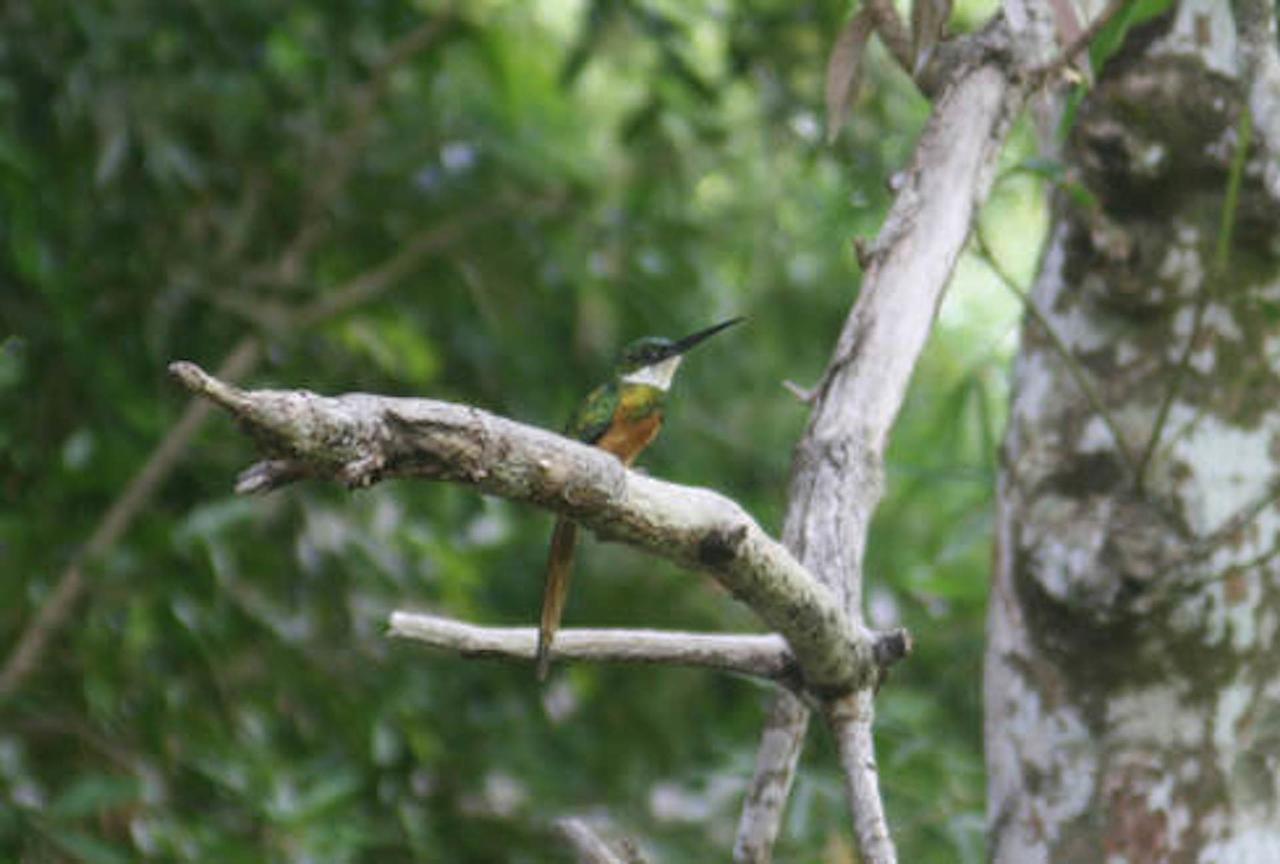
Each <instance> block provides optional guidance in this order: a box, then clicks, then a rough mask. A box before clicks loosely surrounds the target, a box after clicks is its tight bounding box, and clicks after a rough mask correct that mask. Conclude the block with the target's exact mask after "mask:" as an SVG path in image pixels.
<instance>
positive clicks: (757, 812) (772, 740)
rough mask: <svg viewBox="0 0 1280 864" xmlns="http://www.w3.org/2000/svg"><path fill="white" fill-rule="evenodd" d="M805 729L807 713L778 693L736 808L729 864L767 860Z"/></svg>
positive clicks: (793, 699)
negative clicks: (735, 831)
mask: <svg viewBox="0 0 1280 864" xmlns="http://www.w3.org/2000/svg"><path fill="white" fill-rule="evenodd" d="M808 729H809V709H808V708H806V707H805V704H804V703H803V702H802V701H800V699H799V698H797V697H796V696H795V694H793V693H789V692H786V691H782V690H780V691H778V693H777V694H775V695H774V697H773V704H772V705H770V707H769V714H768V716H767V717H766V718H765V722H764V732H763V734H762V735H761V736H760V746H759V747H758V748H757V749H756V767H755V773H754V774H753V775H752V777H751V782H750V783H749V784H748V786H747V795H746V799H745V800H744V801H743V803H742V816H741V817H740V818H739V819H738V834H737V838H736V839H735V840H734V843H733V860H734V861H735V862H739V864H745V862H765V861H768V860H770V858H771V857H772V856H773V844H774V843H776V842H777V840H778V831H779V829H781V827H782V811H783V809H785V808H786V806H787V797H788V796H789V795H790V794H791V784H792V783H793V782H794V780H795V774H796V764H797V763H798V762H799V760H800V751H801V750H802V749H803V746H804V736H805V732H806V731H808Z"/></svg>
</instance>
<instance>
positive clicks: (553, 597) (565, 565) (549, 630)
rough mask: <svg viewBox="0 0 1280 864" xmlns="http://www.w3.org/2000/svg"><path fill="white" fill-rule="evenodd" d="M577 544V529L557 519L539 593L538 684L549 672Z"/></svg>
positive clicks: (565, 521)
mask: <svg viewBox="0 0 1280 864" xmlns="http://www.w3.org/2000/svg"><path fill="white" fill-rule="evenodd" d="M577 540H578V526H577V525H576V524H574V523H573V522H570V521H569V520H568V519H557V520H556V530H555V531H554V532H553V533H552V535H551V550H550V551H549V552H548V553H547V585H546V588H544V589H543V592H542V623H541V625H540V626H539V627H538V655H537V660H538V680H539V681H545V680H546V678H547V671H548V670H549V669H550V668H551V640H552V639H554V638H555V635H556V629H557V628H559V626H560V616H561V615H562V614H563V613H564V603H565V600H566V598H568V596H569V577H570V576H571V575H572V573H573V547H574V544H575V543H576V542H577Z"/></svg>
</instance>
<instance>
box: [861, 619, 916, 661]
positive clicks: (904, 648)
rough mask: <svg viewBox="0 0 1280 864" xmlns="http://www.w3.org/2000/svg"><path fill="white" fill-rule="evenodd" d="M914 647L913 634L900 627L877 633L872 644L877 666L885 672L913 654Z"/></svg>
mask: <svg viewBox="0 0 1280 864" xmlns="http://www.w3.org/2000/svg"><path fill="white" fill-rule="evenodd" d="M912 647H913V646H912V642H911V634H910V633H908V632H907V631H906V630H904V629H903V628H901V627H899V628H897V629H895V630H886V631H885V632H883V633H877V634H876V635H875V640H874V641H873V642H872V644H871V653H872V656H873V657H875V660H876V666H878V667H880V669H881V671H884V670H887V669H888V668H889V667H890V666H892V665H893V664H895V663H897V662H898V661H899V660H902V659H904V658H906V656H907V655H908V654H910V653H911V649H912Z"/></svg>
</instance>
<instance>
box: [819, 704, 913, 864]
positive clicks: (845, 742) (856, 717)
mask: <svg viewBox="0 0 1280 864" xmlns="http://www.w3.org/2000/svg"><path fill="white" fill-rule="evenodd" d="M873 698H874V697H873V696H872V694H870V693H866V692H862V693H850V694H849V695H847V696H842V697H840V698H837V699H831V700H828V701H827V702H826V703H824V705H823V718H824V719H825V720H826V722H827V728H828V729H829V730H830V731H831V735H832V737H833V738H834V739H835V742H836V751H837V752H838V753H839V755H840V768H841V771H842V772H843V774H844V786H845V797H846V798H847V799H848V802H849V810H850V816H851V817H852V819H853V833H854V837H855V839H856V840H857V848H858V852H859V855H860V856H861V857H860V860H861V861H862V862H863V864H896V862H897V860H898V853H897V851H896V850H895V849H894V846H893V839H892V838H891V837H890V836H889V822H888V820H887V819H886V818H885V814H884V802H883V801H882V800H881V797H880V776H879V770H878V769H877V768H876V755H875V747H874V744H873V742H872V735H871V723H872V715H873V709H872V700H873Z"/></svg>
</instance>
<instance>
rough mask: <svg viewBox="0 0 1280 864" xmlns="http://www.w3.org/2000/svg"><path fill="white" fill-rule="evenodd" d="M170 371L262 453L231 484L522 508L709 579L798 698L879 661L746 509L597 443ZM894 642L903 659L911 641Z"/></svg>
mask: <svg viewBox="0 0 1280 864" xmlns="http://www.w3.org/2000/svg"><path fill="white" fill-rule="evenodd" d="M170 370H171V372H172V374H173V375H174V376H175V377H176V378H177V379H178V380H179V381H180V382H181V383H182V384H183V385H184V386H186V387H187V388H188V389H189V390H191V391H192V392H193V393H198V394H201V395H203V396H206V397H207V398H209V399H211V400H213V401H214V402H216V403H217V404H219V405H221V406H222V407H224V408H226V409H227V410H229V411H230V412H231V413H233V414H234V415H235V416H236V417H237V419H238V420H239V421H240V425H241V426H242V428H245V429H246V430H247V431H248V432H249V434H251V435H252V436H253V437H254V438H255V439H256V440H257V442H258V444H259V446H260V448H261V449H262V450H263V451H264V452H265V453H266V454H267V455H269V456H271V457H273V458H270V459H268V460H266V461H264V462H260V463H258V464H256V465H255V466H253V467H251V468H250V469H249V470H248V471H247V472H246V473H245V474H243V475H242V476H241V480H240V483H239V485H238V488H239V489H240V490H241V491H261V490H265V489H270V488H275V487H276V486H279V485H282V484H284V483H290V482H294V481H296V480H299V479H302V478H304V477H314V478H323V479H333V480H338V481H340V482H342V483H345V484H347V485H348V486H352V487H358V486H366V485H369V484H372V483H375V482H378V481H379V480H381V479H384V478H387V477H410V476H411V477H420V478H425V479H432V480H443V481H448V482H455V483H463V484H467V485H470V486H473V487H474V488H476V489H477V490H479V491H481V492H486V493H489V494H492V495H498V496H501V497H505V498H510V499H513V500H519V501H525V502H527V503H531V504H535V505H538V506H540V507H544V508H547V509H550V510H554V511H556V512H559V513H562V514H564V515H566V516H569V517H571V518H573V519H574V521H576V522H577V523H579V524H580V525H582V526H583V527H585V528H587V529H588V530H591V531H594V532H595V533H596V534H597V535H598V536H600V537H601V538H602V539H606V540H615V541H620V542H624V543H628V544H630V545H633V546H636V547H638V548H641V549H644V550H645V551H648V552H650V553H651V554H654V555H657V556H659V557H661V558H665V559H668V560H671V561H674V562H675V563H677V564H680V565H683V566H685V567H689V568H690V569H695V570H701V571H704V572H706V573H709V574H711V575H712V576H713V577H715V578H716V579H717V580H718V581H719V582H720V583H721V584H722V585H724V586H725V587H726V588H727V589H728V590H729V591H730V592H731V593H732V594H733V595H734V596H735V597H736V598H737V599H739V600H741V601H742V602H744V603H746V604H747V605H749V606H750V607H751V608H752V609H753V610H754V611H755V612H756V613H757V614H758V615H759V616H760V617H761V618H762V619H763V620H764V621H765V623H766V624H768V625H769V627H770V628H772V629H774V630H776V631H778V632H779V633H781V634H782V635H783V636H784V637H785V638H786V640H787V643H788V644H789V646H790V647H791V650H792V652H793V654H794V655H795V658H796V662H797V664H798V665H799V667H800V669H801V674H802V677H803V680H804V683H805V687H806V688H807V689H808V690H810V691H812V692H814V693H816V694H819V695H821V694H826V693H833V694H835V693H843V692H846V691H848V690H851V689H856V688H858V687H862V686H868V685H870V684H871V683H873V682H874V681H875V680H877V678H878V675H879V670H880V669H881V663H882V662H883V660H884V658H885V656H886V655H885V654H883V653H882V649H883V645H882V644H879V643H878V640H877V639H876V638H875V636H874V634H872V633H870V632H869V631H867V630H866V628H865V627H863V626H862V625H861V624H858V625H857V626H854V625H853V624H852V623H851V621H850V619H849V617H848V616H847V615H846V613H845V612H844V610H843V609H842V607H841V605H840V603H839V602H838V600H837V598H836V597H835V596H834V595H833V594H832V593H831V592H830V591H829V590H828V589H827V588H825V587H824V586H823V585H822V584H820V583H819V582H817V581H816V580H815V579H814V578H813V577H812V576H811V575H810V574H809V572H808V571H807V570H806V569H805V568H804V567H803V566H802V565H801V564H800V563H799V562H798V561H796V559H795V558H794V557H793V556H792V555H791V554H790V553H789V552H788V551H787V550H786V549H785V548H784V547H783V546H782V545H781V544H780V543H778V542H777V541H775V540H773V539H771V538H770V537H769V536H768V535H767V534H765V533H764V531H763V530H761V528H760V527H759V525H757V524H756V522H755V521H754V520H753V519H752V518H751V517H750V516H749V515H748V514H747V513H746V511H744V510H743V509H742V508H741V507H740V506H739V505H738V504H736V503H735V502H733V501H731V500H730V499H728V498H725V497H724V496H722V495H719V494H717V493H715V492H712V491H711V490H708V489H700V488H695V487H688V486H679V485H676V484H673V483H667V482H664V481H661V480H657V479H655V478H652V477H648V476H645V475H643V474H638V473H635V472H632V471H629V470H627V468H626V467H625V466H623V464H622V463H621V462H619V461H618V460H617V459H616V458H615V457H614V456H612V455H610V454H609V453H606V452H604V451H602V450H600V449H598V448H595V447H590V446H587V445H584V444H582V443H580V442H577V441H573V440H570V439H568V438H565V437H563V436H560V435H556V434H554V433H551V432H548V431H546V430H543V429H538V428H535V427H532V426H526V425H524V424H521V423H516V422H514V421H512V420H508V419H506V418H503V417H499V416H496V415H494V414H490V413H488V412H485V411H481V410H479V409H477V408H473V407H470V406H465V405H456V404H452V403H448V402H440V401H436V400H431V399H397V398H389V397H381V396H372V395H366V394H350V395H346V396H339V397H323V396H317V395H316V394H313V393H309V392H307V391H286V390H253V391H248V390H242V389H240V388H237V387H233V386H230V385H228V384H226V383H225V382H222V381H219V380H218V379H216V378H213V377H211V376H209V375H208V374H207V373H205V372H204V371H203V370H201V369H200V368H199V367H197V366H195V365H194V364H191V363H181V362H180V363H174V364H172V365H171V366H170ZM893 644H897V645H899V646H900V647H901V648H902V650H904V651H905V649H906V646H907V645H908V644H909V643H908V642H907V641H906V640H905V639H898V640H896V641H895V642H894V643H893ZM892 653H893V652H892V651H890V654H892Z"/></svg>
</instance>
